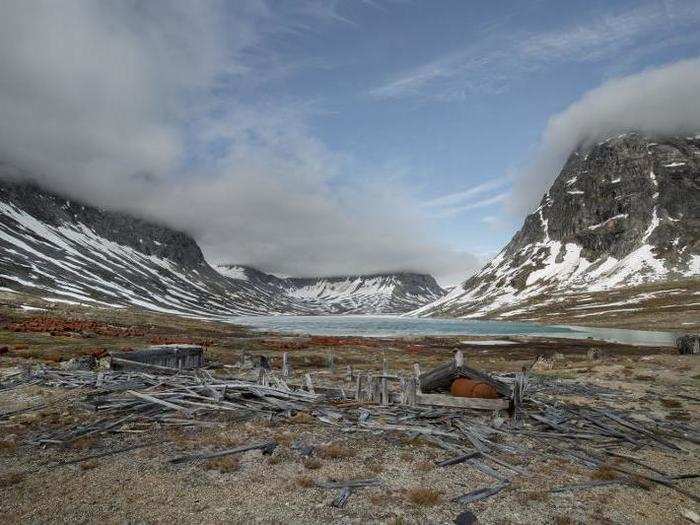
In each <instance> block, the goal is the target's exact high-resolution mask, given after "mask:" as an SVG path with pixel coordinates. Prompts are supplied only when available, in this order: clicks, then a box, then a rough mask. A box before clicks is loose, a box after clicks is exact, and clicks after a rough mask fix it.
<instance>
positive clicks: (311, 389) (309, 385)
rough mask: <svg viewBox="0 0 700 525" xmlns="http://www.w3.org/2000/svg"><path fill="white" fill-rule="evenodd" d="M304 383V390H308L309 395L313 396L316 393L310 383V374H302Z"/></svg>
mask: <svg viewBox="0 0 700 525" xmlns="http://www.w3.org/2000/svg"><path fill="white" fill-rule="evenodd" d="M304 381H305V382H306V390H308V392H309V394H315V393H316V391H315V390H314V383H313V381H311V374H304Z"/></svg>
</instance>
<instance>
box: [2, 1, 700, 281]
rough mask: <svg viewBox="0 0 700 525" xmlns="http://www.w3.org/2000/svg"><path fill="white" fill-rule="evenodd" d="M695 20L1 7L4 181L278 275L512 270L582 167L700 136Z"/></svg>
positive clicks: (452, 6) (498, 12) (456, 11)
mask: <svg viewBox="0 0 700 525" xmlns="http://www.w3.org/2000/svg"><path fill="white" fill-rule="evenodd" d="M699 45H700V2H698V1H697V0H638V1H631V0H585V1H583V0H582V1H579V0H567V1H566V2H562V1H561V0H533V1H529V2H522V1H514V0H511V1H505V0H492V1H489V2H482V1H471V0H455V1H450V0H440V1H432V0H430V1H427V0H426V1H420V0H364V1H362V0H326V1H321V0H295V1H281V0H275V1H273V0H236V1H235V2H234V1H229V2H227V1H222V2H218V1H213V0H212V1H184V0H182V1H177V0H171V1H159V0H148V1H140V0H121V1H116V0H115V1H113V2H99V1H97V2H96V1H94V0H89V1H88V0H64V1H62V2H60V3H59V2H54V1H50V0H46V1H39V0H5V1H3V2H1V3H0V161H1V162H5V163H9V164H11V165H13V166H17V167H19V168H20V169H21V170H23V171H21V175H20V176H21V177H29V178H32V179H35V180H38V181H39V182H40V183H42V184H44V185H46V186H48V187H49V188H51V189H53V190H56V191H59V192H62V193H65V194H67V195H69V196H73V197H75V198H79V199H83V200H86V201H87V202H90V203H93V204H97V205H100V206H104V207H107V208H111V209H118V210H123V211H127V212H130V213H134V214H138V215H140V216H143V217H146V218H149V219H152V220H155V221H158V222H163V223H165V224H167V225H170V226H172V227H175V228H178V229H182V230H184V231H187V232H188V233H190V234H192V235H193V236H194V237H195V239H196V240H197V241H198V242H199V244H200V245H201V246H202V248H203V250H204V253H205V256H206V257H207V259H208V260H209V261H210V262H212V263H238V264H247V265H252V266H255V267H258V268H260V269H262V270H266V271H271V272H274V273H278V274H281V275H295V276H314V275H339V274H359V273H372V272H382V271H420V272H427V273H431V274H433V275H435V276H436V277H437V278H438V280H439V281H440V282H441V283H442V284H444V285H451V284H455V283H457V282H459V281H461V280H463V279H464V278H465V277H466V276H467V275H468V274H469V273H471V272H473V271H475V270H476V269H478V267H479V266H480V265H481V264H483V263H484V262H485V261H487V260H488V258H489V257H491V256H493V255H494V254H495V253H497V252H498V251H499V250H500V249H501V248H502V247H503V246H504V245H505V244H506V243H507V242H508V240H509V239H510V237H511V236H512V235H513V234H514V233H515V232H516V231H517V229H518V227H519V226H520V224H521V223H522V220H523V217H524V216H525V215H526V214H527V212H528V211H530V210H532V209H533V207H535V206H536V204H537V202H538V201H539V199H540V198H541V196H542V194H543V193H544V192H545V191H546V190H547V188H548V186H549V184H551V182H552V181H553V180H554V178H555V177H556V175H557V171H558V170H559V169H560V167H561V165H562V163H563V162H564V161H565V159H566V157H567V155H568V154H569V153H570V152H571V150H572V149H574V148H576V147H578V146H579V145H581V144H584V143H586V142H591V141H594V140H596V139H598V138H600V137H602V136H604V135H605V134H609V133H612V132H617V131H620V130H622V131H625V130H629V129H641V130H643V131H648V132H664V133H674V132H683V131H688V130H698V129H700V104H698V99H697V93H699V92H700V61H699V59H698V57H699V56H700V47H699Z"/></svg>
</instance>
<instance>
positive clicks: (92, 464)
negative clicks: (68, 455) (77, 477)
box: [80, 459, 99, 470]
mask: <svg viewBox="0 0 700 525" xmlns="http://www.w3.org/2000/svg"><path fill="white" fill-rule="evenodd" d="M98 465H99V463H98V462H97V460H96V459H91V460H89V461H83V462H82V463H81V464H80V469H81V470H92V469H94V468H97V467H98Z"/></svg>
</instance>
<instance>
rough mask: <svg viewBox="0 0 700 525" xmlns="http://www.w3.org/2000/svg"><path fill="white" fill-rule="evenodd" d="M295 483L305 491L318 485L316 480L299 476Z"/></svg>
mask: <svg viewBox="0 0 700 525" xmlns="http://www.w3.org/2000/svg"><path fill="white" fill-rule="evenodd" d="M294 481H295V482H296V484H297V486H298V487H301V488H303V489H308V488H311V487H313V486H314V485H316V482H315V481H314V478H312V477H311V476H298V477H297V478H296V479H295V480H294Z"/></svg>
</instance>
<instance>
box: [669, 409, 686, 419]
mask: <svg viewBox="0 0 700 525" xmlns="http://www.w3.org/2000/svg"><path fill="white" fill-rule="evenodd" d="M666 419H671V420H673V421H690V420H691V419H692V418H691V417H690V412H686V411H685V410H673V411H672V412H671V413H670V414H668V415H667V416H666Z"/></svg>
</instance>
